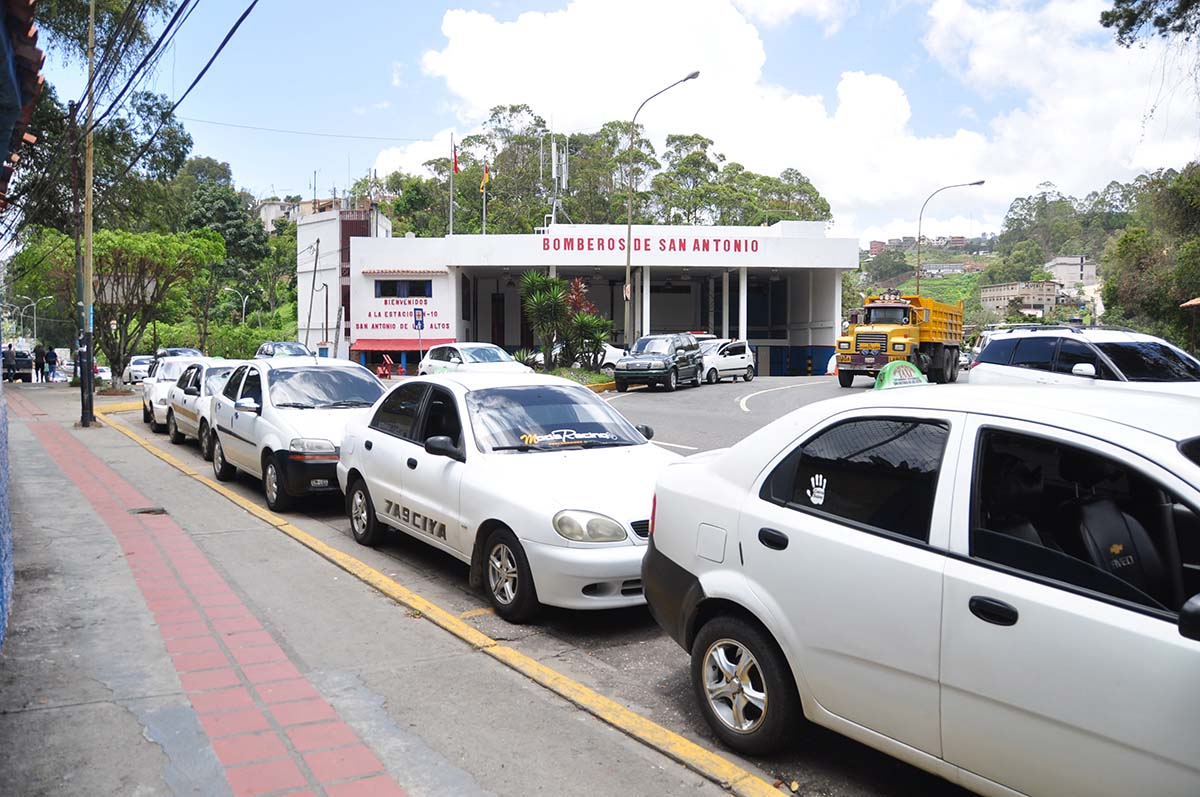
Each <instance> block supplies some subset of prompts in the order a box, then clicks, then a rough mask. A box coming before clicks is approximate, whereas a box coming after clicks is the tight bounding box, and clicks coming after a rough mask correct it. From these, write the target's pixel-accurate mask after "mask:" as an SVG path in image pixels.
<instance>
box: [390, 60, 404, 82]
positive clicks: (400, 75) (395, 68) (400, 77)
mask: <svg viewBox="0 0 1200 797" xmlns="http://www.w3.org/2000/svg"><path fill="white" fill-rule="evenodd" d="M392 86H393V87H395V88H402V87H403V86H404V64H402V63H400V62H399V61H392Z"/></svg>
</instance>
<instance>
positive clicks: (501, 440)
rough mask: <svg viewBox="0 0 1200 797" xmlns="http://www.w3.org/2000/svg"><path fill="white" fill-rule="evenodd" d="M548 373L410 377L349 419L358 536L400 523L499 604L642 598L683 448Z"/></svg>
mask: <svg viewBox="0 0 1200 797" xmlns="http://www.w3.org/2000/svg"><path fill="white" fill-rule="evenodd" d="M652 434H653V432H652V431H651V430H650V429H649V428H647V427H637V428H635V427H634V426H633V425H631V424H630V423H629V422H628V421H627V420H625V418H623V417H622V416H621V415H620V413H618V412H617V411H616V410H615V409H613V408H612V407H610V406H609V405H608V404H607V403H606V402H604V401H603V400H601V399H600V398H599V397H598V396H596V394H595V393H593V392H592V391H590V390H588V389H587V388H585V387H583V386H582V385H579V384H578V383H575V382H571V381H568V380H566V379H559V378H557V377H551V376H521V375H511V374H510V375H503V374H455V375H448V376H442V377H426V378H416V379H410V380H406V381H405V382H404V383H403V384H401V385H399V386H398V387H396V388H395V389H394V390H392V391H391V392H390V393H389V394H388V395H387V396H386V397H385V398H384V399H383V400H381V401H380V402H379V403H378V404H376V405H375V408H374V409H373V410H372V411H371V413H370V414H368V415H365V416H363V417H360V418H356V419H355V420H354V421H352V422H351V423H350V424H349V426H348V427H347V429H346V436H345V438H344V439H343V441H342V456H341V461H340V462H339V463H338V468H337V473H338V481H339V482H340V483H341V485H342V488H343V490H344V491H345V493H346V509H347V512H348V514H349V515H350V525H351V530H352V531H353V532H354V538H355V539H356V540H358V542H360V543H362V544H363V545H375V544H378V543H379V541H380V540H381V538H382V536H383V532H384V531H385V527H392V528H396V529H399V530H400V531H403V532H404V533H406V534H409V535H411V536H413V537H416V538H417V539H419V540H422V541H423V542H426V543H428V544H429V545H432V546H434V547H436V548H439V549H441V550H443V551H445V552H447V553H449V554H450V555H452V556H454V557H457V558H458V559H461V560H462V561H464V562H467V563H469V564H470V565H471V582H472V584H473V585H476V586H478V585H480V584H485V585H486V590H487V595H488V598H489V599H490V601H491V603H492V606H493V607H494V608H495V610H496V613H497V614H498V615H500V616H501V617H503V618H505V619H506V620H509V621H512V622H522V621H525V620H528V619H530V618H531V617H532V616H533V615H534V614H535V612H536V611H537V608H538V606H539V604H548V605H551V606H560V607H563V608H568V609H611V608H616V607H620V606H635V605H639V604H642V603H644V602H645V599H644V598H643V596H642V582H641V568H642V554H643V553H644V552H645V550H646V534H647V533H648V530H649V523H650V500H651V492H652V490H653V487H654V479H655V477H656V476H657V475H658V472H659V471H660V470H662V468H663V467H664V466H665V465H667V464H668V463H670V462H674V461H676V460H678V459H679V455H678V454H674V453H671V452H668V451H665V450H663V449H662V448H659V447H658V446H655V445H650V444H649V443H648V442H647V441H648V439H649V437H650V436H651V435H652Z"/></svg>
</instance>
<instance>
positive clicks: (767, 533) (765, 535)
mask: <svg viewBox="0 0 1200 797" xmlns="http://www.w3.org/2000/svg"><path fill="white" fill-rule="evenodd" d="M758 541H759V542H761V543H762V544H763V545H765V546H767V547H768V548H770V549H772V550H774V551H782V550H783V549H784V548H786V547H787V546H788V538H787V535H786V534H784V533H783V532H782V531H776V530H775V529H759V530H758Z"/></svg>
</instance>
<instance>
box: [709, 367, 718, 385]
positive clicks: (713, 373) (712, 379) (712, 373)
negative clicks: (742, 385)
mask: <svg viewBox="0 0 1200 797" xmlns="http://www.w3.org/2000/svg"><path fill="white" fill-rule="evenodd" d="M707 380H708V383H709V384H710V385H715V384H716V383H717V382H720V381H721V377H719V376H717V369H716V368H709V369H708V377H707Z"/></svg>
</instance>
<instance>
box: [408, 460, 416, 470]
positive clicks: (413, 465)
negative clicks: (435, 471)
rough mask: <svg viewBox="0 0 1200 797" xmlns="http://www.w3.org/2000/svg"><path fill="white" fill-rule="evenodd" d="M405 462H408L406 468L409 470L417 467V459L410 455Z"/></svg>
mask: <svg viewBox="0 0 1200 797" xmlns="http://www.w3.org/2000/svg"><path fill="white" fill-rule="evenodd" d="M407 464H408V469H409V470H416V469H417V461H416V460H415V459H413V458H412V457H409V458H408V463H407Z"/></svg>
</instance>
